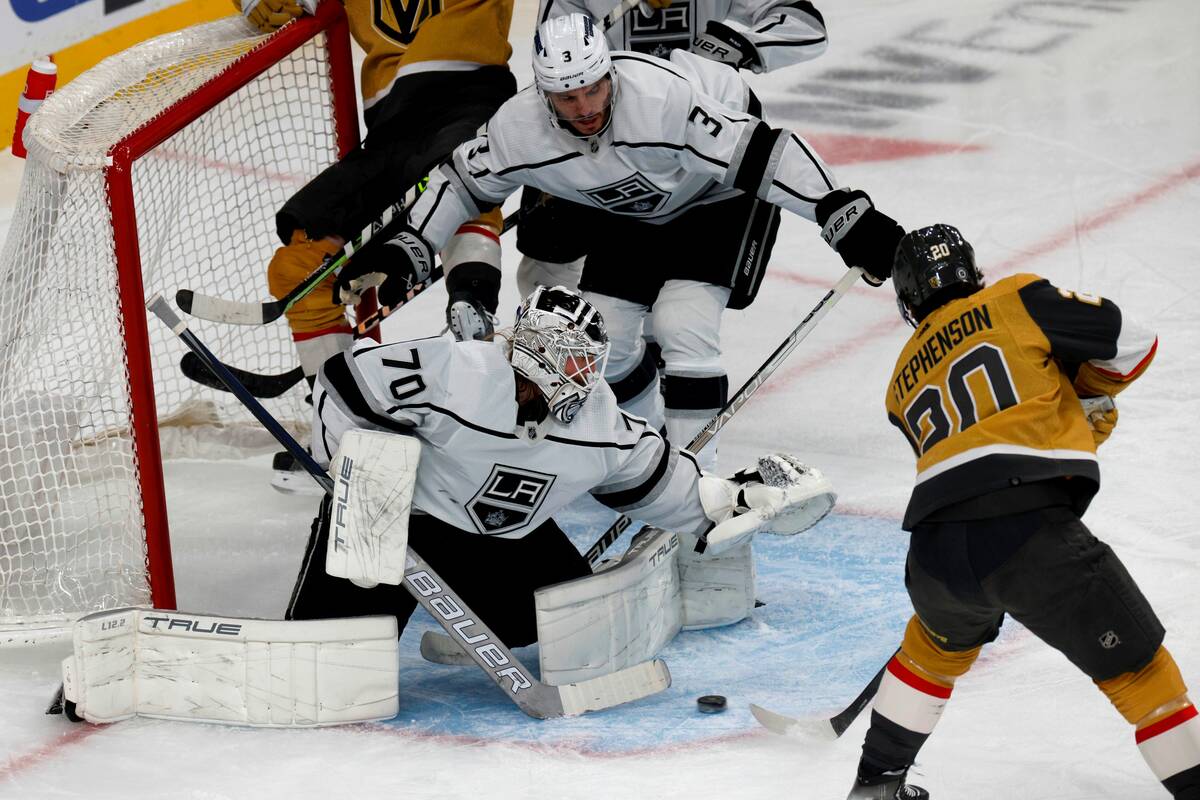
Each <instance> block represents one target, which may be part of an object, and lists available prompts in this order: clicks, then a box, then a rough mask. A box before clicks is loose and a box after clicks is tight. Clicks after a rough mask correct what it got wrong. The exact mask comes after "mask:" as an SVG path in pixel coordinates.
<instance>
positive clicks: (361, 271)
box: [333, 225, 433, 306]
mask: <svg viewBox="0 0 1200 800" xmlns="http://www.w3.org/2000/svg"><path fill="white" fill-rule="evenodd" d="M431 272H433V248H432V247H430V246H429V243H428V242H426V241H425V240H424V239H423V238H421V236H420V235H419V234H418V233H417V232H416V231H414V230H413V229H412V228H410V227H408V226H407V225H406V226H405V227H404V229H403V230H401V231H400V232H399V233H398V234H396V235H395V236H393V237H392V238H391V239H389V240H387V241H386V242H383V243H382V244H380V245H378V246H377V247H372V248H364V249H363V250H361V251H359V252H358V253H355V254H354V255H353V256H351V257H350V262H349V263H348V264H346V265H345V266H343V267H342V270H341V272H339V273H338V277H337V281H336V282H335V283H334V285H333V302H334V303H335V304H341V305H346V306H350V305H356V304H358V303H359V302H360V301H361V300H362V296H363V293H364V292H366V291H367V290H368V289H370V288H372V287H378V290H377V291H378V298H379V305H381V306H394V305H396V304H397V303H398V302H400V301H401V300H403V299H404V297H405V295H406V294H407V293H408V291H409V290H410V289H412V287H413V286H415V285H416V284H418V283H420V282H421V281H424V280H427V279H428V278H429V275H430V273H431Z"/></svg>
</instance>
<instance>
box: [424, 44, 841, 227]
mask: <svg viewBox="0 0 1200 800" xmlns="http://www.w3.org/2000/svg"><path fill="white" fill-rule="evenodd" d="M612 64H613V69H614V70H615V72H616V74H617V79H618V89H617V96H616V101H615V103H614V104H613V108H612V111H611V113H612V114H613V119H612V123H611V124H610V125H609V126H608V128H607V130H605V131H604V132H603V133H601V134H598V135H596V136H592V137H589V138H581V137H579V136H576V135H574V134H572V133H570V132H569V131H566V130H563V129H561V128H558V127H557V126H556V125H555V124H554V123H553V122H552V121H551V119H550V116H549V112H548V111H547V109H546V106H545V104H544V103H543V102H542V100H541V98H540V96H539V95H538V93H537V91H536V90H535V89H534V88H532V87H531V88H528V89H525V90H524V91H521V92H519V93H518V94H517V95H515V96H514V97H511V98H509V100H508V101H507V102H505V103H504V105H502V106H501V107H500V108H499V109H498V110H497V111H496V113H495V115H493V116H492V118H491V120H490V121H489V122H488V125H487V128H486V130H485V132H484V133H483V134H481V135H480V136H478V137H476V138H474V139H471V140H470V141H467V142H464V143H463V144H461V145H459V146H458V147H457V148H456V149H455V150H454V153H453V155H452V156H451V158H450V159H449V160H447V161H446V162H444V163H443V164H442V165H441V166H440V167H439V168H438V169H437V170H435V171H434V172H433V173H432V174H431V176H430V183H429V187H428V188H427V189H426V190H425V192H424V193H423V194H421V196H420V197H419V198H418V199H417V202H416V203H415V204H414V206H413V208H412V210H411V212H410V213H409V223H410V224H411V225H412V227H413V228H415V229H416V230H417V232H418V233H420V234H421V235H422V236H424V237H425V239H426V240H427V241H428V242H429V243H430V244H431V245H433V247H434V249H435V250H441V249H442V248H443V247H444V246H445V245H446V243H447V242H448V241H449V240H450V236H451V235H453V233H454V232H455V231H456V230H457V229H458V226H459V225H461V224H462V223H464V222H466V221H467V220H469V219H471V218H472V217H475V216H476V215H478V214H479V213H481V212H482V211H483V210H487V209H489V208H491V207H492V206H496V205H500V204H501V203H503V202H504V200H505V198H507V197H508V196H509V195H510V194H512V193H513V192H514V191H516V190H517V189H518V188H519V187H521V186H532V187H535V188H537V189H541V190H542V191H544V192H546V193H547V194H551V195H554V196H556V197H561V198H564V199H566V200H573V201H575V202H577V203H582V204H584V205H590V206H595V207H598V208H601V209H604V210H606V211H610V212H612V213H614V214H622V215H626V216H631V217H637V218H638V219H641V220H644V221H646V222H650V223H662V222H666V221H667V220H670V219H672V218H674V217H676V216H678V215H679V214H681V213H683V212H684V211H685V210H687V209H688V208H689V207H691V206H693V205H696V204H699V203H710V202H713V201H715V200H721V199H724V198H726V197H731V196H733V195H735V194H737V193H738V192H750V193H753V194H755V195H757V196H758V197H759V198H761V199H763V200H765V201H767V202H768V203H774V204H775V205H778V206H781V207H783V208H786V209H788V210H789V211H792V212H794V213H796V214H799V215H800V216H802V217H804V218H805V219H808V220H814V221H815V219H816V215H815V206H816V204H817V201H818V200H820V199H821V198H822V197H824V196H825V195H826V194H828V193H829V192H830V191H832V190H833V189H835V188H839V187H838V184H837V183H836V182H835V180H834V178H833V175H832V174H831V173H830V171H829V168H828V167H827V166H826V165H825V164H824V162H822V161H821V159H820V158H819V157H818V156H817V155H816V153H814V152H813V149H812V148H811V147H810V146H809V145H808V143H807V142H805V141H804V140H803V139H801V138H800V137H799V136H797V135H796V134H795V133H792V132H791V131H786V130H780V129H777V128H772V127H770V126H769V125H767V123H765V122H763V121H762V119H761V118H760V117H759V116H758V114H759V113H761V111H760V109H759V108H758V104H757V102H756V101H754V100H753V98H752V96H751V94H750V90H749V88H748V87H747V86H746V84H745V82H744V81H743V80H742V79H741V78H740V77H739V75H738V73H737V71H736V70H732V69H730V68H729V67H727V66H724V65H722V64H718V63H716V62H713V61H709V60H707V59H705V58H702V57H700V56H697V55H693V54H692V53H688V52H686V51H683V50H675V51H673V52H672V53H671V59H670V60H669V61H664V60H663V59H659V58H654V57H653V56H646V55H641V54H639V53H631V52H614V53H613V54H612ZM596 233H597V235H600V232H599V231H597V232H596Z"/></svg>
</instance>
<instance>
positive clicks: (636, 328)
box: [583, 292, 648, 383]
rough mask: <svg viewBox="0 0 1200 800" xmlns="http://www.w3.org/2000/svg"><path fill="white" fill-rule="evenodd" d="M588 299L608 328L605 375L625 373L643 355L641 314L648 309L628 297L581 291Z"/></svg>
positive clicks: (618, 375)
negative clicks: (624, 298) (625, 298)
mask: <svg viewBox="0 0 1200 800" xmlns="http://www.w3.org/2000/svg"><path fill="white" fill-rule="evenodd" d="M583 299H584V300H587V301H588V302H589V303H591V304H592V305H593V306H595V307H596V309H597V310H598V311H599V312H600V316H601V317H602V318H603V319H604V327H605V328H607V329H608V341H609V351H608V365H607V366H606V367H605V370H604V377H605V378H606V379H607V380H608V381H609V382H610V383H611V382H612V381H613V380H619V379H620V378H622V377H624V376H625V375H628V374H629V373H630V372H632V371H633V370H634V368H635V367H637V365H638V364H639V363H640V362H641V360H642V359H643V358H644V353H645V349H646V348H645V343H644V342H643V341H642V318H643V317H645V316H646V313H647V312H648V309H647V308H646V307H645V306H643V305H641V304H639V303H635V302H633V301H631V300H622V299H621V298H619V297H613V296H611V295H607V294H599V293H597V292H584V293H583Z"/></svg>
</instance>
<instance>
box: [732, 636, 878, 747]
mask: <svg viewBox="0 0 1200 800" xmlns="http://www.w3.org/2000/svg"><path fill="white" fill-rule="evenodd" d="M899 652H900V651H899V650H896V653H899ZM896 653H893V654H892V658H895V657H896ZM890 663H892V659H891V658H889V659H888V660H887V661H886V662H885V663H884V665H883V666H882V667H880V668H879V671H878V672H876V673H875V677H873V678H871V680H870V682H869V683H868V684H867V685H866V686H864V687H863V690H862V691H861V692H859V693H858V697H856V698H854V699H853V700H851V701H850V705H848V706H846V707H845V708H844V709H842V710H841V711H839V712H838V713H837V714H834V715H833V716H832V717H830V718H829V719H815V720H814V719H808V720H805V719H796V718H795V717H789V716H787V715H786V714H780V713H778V712H776V711H769V710H767V709H765V708H763V707H762V706H757V705H755V704H754V703H751V704H750V713H751V714H753V715H754V718H755V719H756V720H758V722H759V724H760V725H762V726H763V727H764V728H766V729H767V730H769V731H770V732H771V733H777V734H779V735H781V736H792V735H799V736H809V737H815V738H817V739H826V740H832V739H837V738H838V737H840V736H841V735H842V734H843V733H845V732H846V729H847V728H849V727H850V725H851V724H853V722H854V720H856V719H858V715H859V714H861V713H862V711H863V709H865V708H866V707H867V706H868V705H870V704H871V700H872V699H874V697H875V694H876V692H878V691H879V684H881V683H882V682H883V673H885V672H887V665H888V664H890Z"/></svg>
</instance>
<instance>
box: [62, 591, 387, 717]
mask: <svg viewBox="0 0 1200 800" xmlns="http://www.w3.org/2000/svg"><path fill="white" fill-rule="evenodd" d="M73 638H74V652H73V653H72V654H71V655H70V656H68V657H67V658H66V659H64V660H63V665H62V666H63V691H64V696H65V697H66V699H67V700H70V701H72V702H74V703H75V704H76V713H78V714H79V715H80V716H82V717H83V718H84V719H86V720H88V721H89V722H116V721H118V720H122V719H128V718H130V717H133V716H146V717H158V718H163V719H177V720H187V721H195V722H221V723H227V724H234V725H250V726H263V727H310V726H318V725H337V724H341V723H347V722H361V721H365V720H377V719H390V718H391V717H394V716H395V715H396V713H397V712H398V711H399V694H398V691H399V683H398V679H399V645H398V642H397V627H396V619H395V617H384V616H380V617H355V618H350V619H329V620H310V621H302V622H283V621H276V620H259V619H237V618H233V617H214V616H210V615H207V614H191V613H187V612H178V611H160V610H158V609H148V608H123V609H116V610H113V611H104V612H100V613H97V614H90V615H88V616H86V617H83V618H82V619H80V620H79V621H78V622H76V623H75V627H74V631H73Z"/></svg>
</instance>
